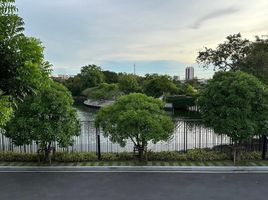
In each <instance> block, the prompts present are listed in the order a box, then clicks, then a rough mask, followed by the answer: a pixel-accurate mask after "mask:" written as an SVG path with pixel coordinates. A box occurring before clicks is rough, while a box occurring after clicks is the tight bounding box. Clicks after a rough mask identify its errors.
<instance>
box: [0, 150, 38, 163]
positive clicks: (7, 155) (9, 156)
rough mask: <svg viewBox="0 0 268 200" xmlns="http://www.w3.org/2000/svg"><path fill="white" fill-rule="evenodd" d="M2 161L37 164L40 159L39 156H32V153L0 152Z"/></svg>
mask: <svg viewBox="0 0 268 200" xmlns="http://www.w3.org/2000/svg"><path fill="white" fill-rule="evenodd" d="M0 161H7V162H12V161H24V162H35V161H38V157H37V154H32V153H17V152H0Z"/></svg>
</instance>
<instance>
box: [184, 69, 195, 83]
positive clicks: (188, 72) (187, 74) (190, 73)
mask: <svg viewBox="0 0 268 200" xmlns="http://www.w3.org/2000/svg"><path fill="white" fill-rule="evenodd" d="M193 79H194V68H193V67H186V69H185V80H193Z"/></svg>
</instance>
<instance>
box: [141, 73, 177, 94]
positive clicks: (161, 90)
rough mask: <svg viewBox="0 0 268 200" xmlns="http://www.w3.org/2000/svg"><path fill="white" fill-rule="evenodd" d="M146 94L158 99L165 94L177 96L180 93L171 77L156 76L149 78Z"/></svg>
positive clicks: (145, 88) (146, 84)
mask: <svg viewBox="0 0 268 200" xmlns="http://www.w3.org/2000/svg"><path fill="white" fill-rule="evenodd" d="M144 92H145V94H146V95H149V96H152V97H156V98H158V97H160V96H162V95H164V94H175V93H177V92H178V88H177V86H176V85H175V84H174V83H173V82H172V79H171V77H169V76H166V75H162V76H159V75H157V74H154V75H153V76H151V77H147V80H146V81H145V86H144Z"/></svg>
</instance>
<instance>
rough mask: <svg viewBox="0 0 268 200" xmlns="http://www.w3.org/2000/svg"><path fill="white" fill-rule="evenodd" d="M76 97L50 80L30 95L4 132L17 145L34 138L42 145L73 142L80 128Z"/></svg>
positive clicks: (19, 107) (19, 106) (28, 142)
mask: <svg viewBox="0 0 268 200" xmlns="http://www.w3.org/2000/svg"><path fill="white" fill-rule="evenodd" d="M72 104H73V100H72V97H71V95H70V94H69V92H68V90H67V89H66V88H65V87H64V86H63V85H61V84H59V83H55V82H53V81H50V84H49V85H47V86H46V87H43V88H41V89H40V90H39V91H37V94H36V95H34V96H27V97H26V98H25V101H23V102H21V103H19V104H18V109H17V110H16V111H15V113H14V118H12V119H11V120H10V121H9V122H8V123H7V125H6V127H5V129H6V132H5V135H6V136H7V137H9V138H12V141H13V142H14V143H15V144H16V145H24V144H30V143H31V142H33V141H35V142H36V143H37V144H39V146H40V147H41V148H44V149H49V148H50V146H51V143H52V142H54V141H56V142H58V144H59V145H60V146H61V147H67V146H68V145H71V144H72V137H73V136H75V135H77V134H78V132H79V127H80V126H79V121H78V120H77V114H76V110H75V109H74V108H73V107H72Z"/></svg>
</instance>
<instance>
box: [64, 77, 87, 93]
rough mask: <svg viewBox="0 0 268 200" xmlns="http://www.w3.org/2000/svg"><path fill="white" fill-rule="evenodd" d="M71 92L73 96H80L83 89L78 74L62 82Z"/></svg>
mask: <svg viewBox="0 0 268 200" xmlns="http://www.w3.org/2000/svg"><path fill="white" fill-rule="evenodd" d="M63 84H64V85H65V86H66V87H67V88H68V89H69V90H70V91H71V93H72V95H73V96H80V95H81V92H82V90H83V81H82V78H81V75H80V74H77V75H76V76H74V77H70V78H68V79H67V80H65V81H64V83H63Z"/></svg>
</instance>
